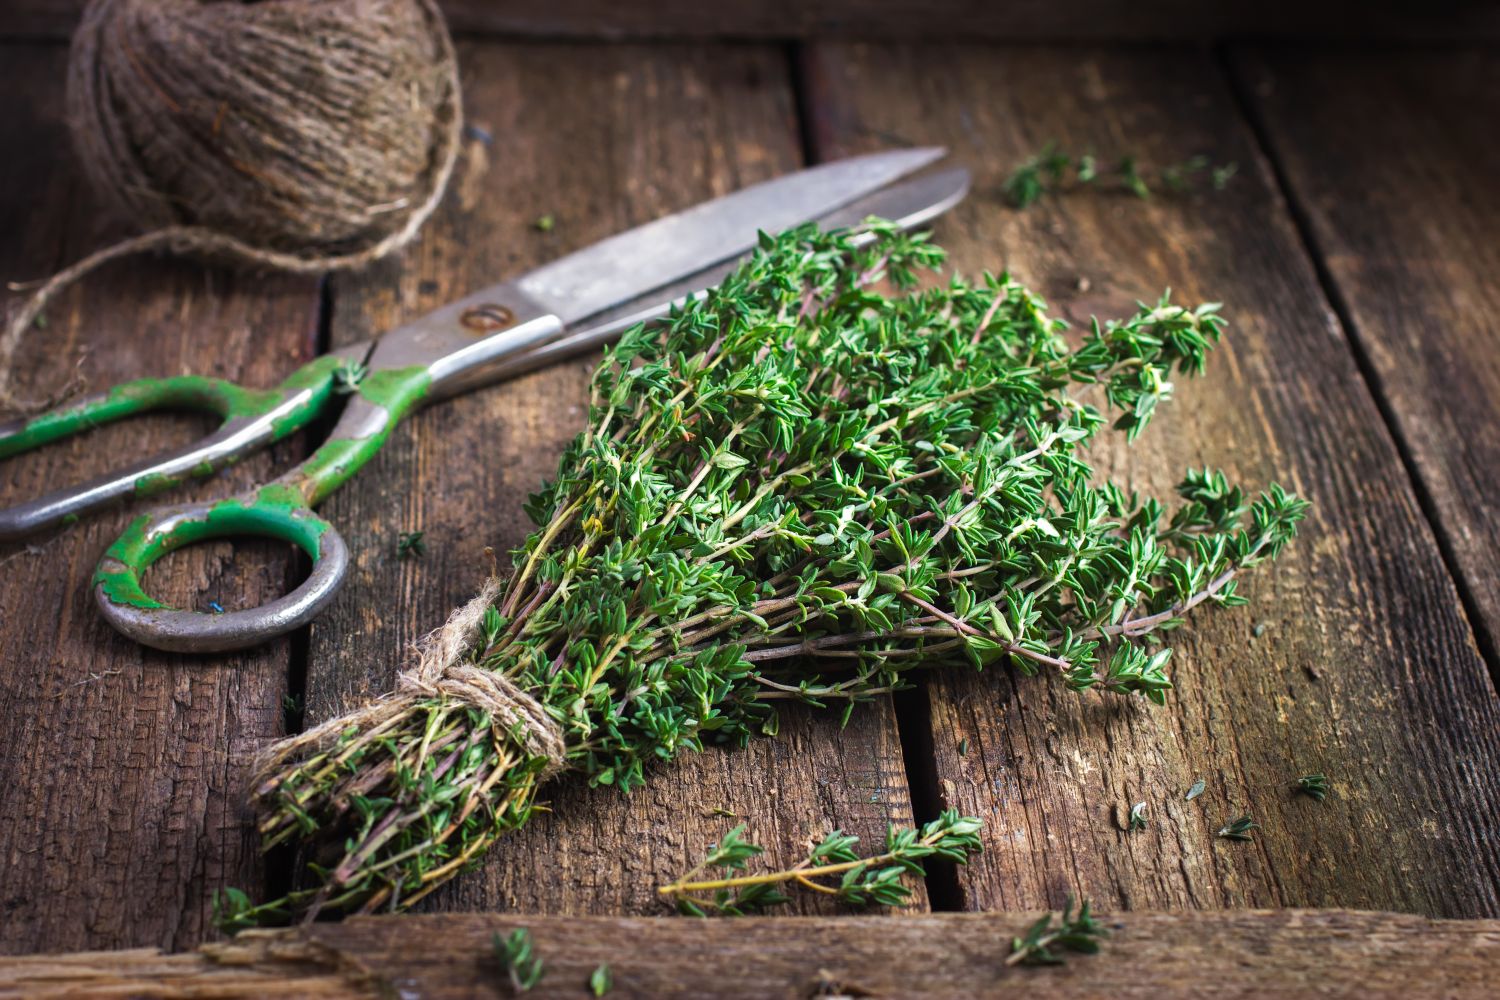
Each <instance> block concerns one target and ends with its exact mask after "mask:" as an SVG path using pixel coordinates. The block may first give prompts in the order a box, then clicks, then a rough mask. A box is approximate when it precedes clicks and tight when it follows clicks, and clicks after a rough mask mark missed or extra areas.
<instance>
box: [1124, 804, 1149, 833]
mask: <svg viewBox="0 0 1500 1000" xmlns="http://www.w3.org/2000/svg"><path fill="white" fill-rule="evenodd" d="M1125 828H1126V829H1127V830H1144V829H1146V803H1144V802H1137V803H1136V804H1135V805H1133V806H1131V807H1130V817H1129V819H1127V820H1126V826H1125Z"/></svg>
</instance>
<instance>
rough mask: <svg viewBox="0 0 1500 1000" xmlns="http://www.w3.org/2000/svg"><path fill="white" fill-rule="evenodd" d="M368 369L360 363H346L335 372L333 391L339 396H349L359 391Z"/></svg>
mask: <svg viewBox="0 0 1500 1000" xmlns="http://www.w3.org/2000/svg"><path fill="white" fill-rule="evenodd" d="M368 371H369V370H368V369H367V368H365V366H364V365H363V364H361V363H360V362H358V361H345V362H344V363H343V364H341V365H339V366H338V367H337V368H335V369H334V370H333V391H334V393H335V394H336V395H339V396H348V395H350V394H351V393H354V392H357V391H358V390H359V384H360V383H361V382H363V381H364V379H365V375H366V374H368Z"/></svg>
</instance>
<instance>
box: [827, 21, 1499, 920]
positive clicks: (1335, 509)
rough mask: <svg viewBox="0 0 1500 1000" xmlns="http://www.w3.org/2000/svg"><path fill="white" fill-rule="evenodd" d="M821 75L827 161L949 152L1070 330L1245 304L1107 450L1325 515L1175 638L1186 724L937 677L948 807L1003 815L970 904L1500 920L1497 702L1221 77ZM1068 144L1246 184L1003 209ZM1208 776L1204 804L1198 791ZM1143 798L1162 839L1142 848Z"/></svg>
mask: <svg viewBox="0 0 1500 1000" xmlns="http://www.w3.org/2000/svg"><path fill="white" fill-rule="evenodd" d="M806 78H807V79H808V81H809V97H808V100H809V104H810V106H811V107H812V108H813V112H814V119H813V121H812V123H811V131H812V134H813V136H814V142H815V147H816V152H817V154H818V156H820V157H823V158H829V157H835V156H839V155H844V154H847V153H852V152H855V151H860V150H865V149H870V148H875V147H879V146H882V145H889V144H893V143H913V144H926V143H934V142H941V143H947V144H949V145H950V146H951V147H952V149H953V152H954V155H955V157H956V159H957V160H959V161H960V162H962V163H964V164H966V165H968V166H969V167H971V168H972V169H973V170H974V171H975V172H976V184H975V193H974V195H973V196H972V197H971V198H970V200H969V202H968V203H967V204H966V205H965V206H963V207H962V208H961V209H960V210H959V211H958V212H955V213H954V214H953V215H952V216H950V217H948V218H947V219H945V220H943V221H942V223H941V224H940V225H939V227H938V240H939V242H941V243H944V244H946V245H947V246H949V247H950V248H951V249H952V250H953V251H954V260H955V262H956V264H957V265H958V266H959V267H960V268H962V269H967V270H978V269H980V268H986V267H987V268H993V269H999V268H1002V267H1004V268H1010V269H1012V270H1013V271H1014V272H1015V273H1016V274H1018V275H1019V276H1020V277H1021V278H1022V279H1023V280H1025V281H1027V282H1029V283H1031V284H1032V285H1033V287H1035V288H1037V289H1039V290H1040V291H1042V292H1043V294H1045V295H1046V296H1047V297H1048V298H1049V299H1051V300H1052V302H1053V305H1054V307H1055V311H1056V312H1057V313H1059V314H1061V315H1064V316H1066V317H1068V318H1069V319H1070V320H1074V321H1087V318H1088V317H1089V315H1090V314H1094V313H1097V314H1099V315H1101V316H1103V317H1112V316H1121V315H1125V314H1128V313H1129V312H1130V311H1131V310H1132V308H1133V302H1134V301H1135V300H1136V299H1153V298H1154V297H1155V296H1157V295H1158V294H1159V293H1160V291H1161V289H1163V288H1165V287H1168V286H1170V287H1171V288H1172V289H1173V290H1174V292H1175V295H1176V297H1177V299H1178V300H1179V301H1184V302H1189V303H1196V302H1199V301H1204V300H1215V301H1222V302H1223V303H1225V314H1226V315H1227V316H1228V318H1229V320H1230V324H1231V327H1230V333H1229V336H1228V338H1227V341H1226V343H1225V345H1224V346H1223V347H1222V348H1221V349H1220V350H1219V351H1217V352H1216V353H1215V355H1214V357H1213V358H1212V359H1211V361H1210V366H1209V373H1208V375H1207V376H1206V377H1205V378H1203V379H1200V380H1195V381H1190V380H1186V379H1183V380H1179V386H1178V389H1179V393H1178V395H1179V399H1178V400H1177V402H1175V403H1173V404H1171V406H1170V409H1169V410H1168V411H1167V412H1165V413H1164V414H1163V415H1162V416H1161V417H1160V418H1159V422H1158V423H1157V424H1156V425H1155V426H1154V427H1153V428H1152V429H1151V431H1149V432H1148V433H1147V434H1146V435H1145V437H1143V438H1142V439H1141V441H1140V442H1139V443H1138V444H1137V446H1136V447H1134V448H1132V449H1128V450H1127V449H1125V448H1124V447H1123V446H1120V447H1108V448H1105V449H1102V450H1100V451H1099V452H1097V453H1096V454H1097V464H1098V467H1099V468H1100V471H1101V472H1102V473H1103V474H1106V475H1109V476H1111V477H1113V478H1116V479H1121V480H1127V481H1129V482H1131V483H1133V484H1134V485H1135V486H1137V487H1141V488H1145V489H1149V490H1150V491H1152V492H1154V493H1156V494H1158V495H1169V494H1170V491H1171V489H1172V487H1173V485H1174V484H1175V483H1176V482H1177V481H1178V480H1179V478H1180V477H1181V474H1182V470H1183V469H1184V468H1185V467H1187V466H1189V465H1194V466H1201V465H1203V464H1205V463H1207V464H1211V465H1217V466H1222V467H1224V468H1225V469H1226V470H1227V471H1228V472H1229V473H1230V475H1231V476H1232V477H1233V478H1235V479H1238V480H1241V481H1244V482H1246V483H1247V484H1249V485H1250V486H1253V487H1260V486H1264V485H1265V484H1266V483H1268V482H1270V481H1273V480H1276V481H1279V482H1281V483H1283V484H1284V485H1286V486H1287V487H1288V488H1290V489H1293V490H1295V491H1296V492H1298V493H1300V494H1302V495H1304V496H1307V497H1309V498H1310V499H1311V500H1312V501H1313V502H1314V505H1315V506H1314V507H1313V510H1312V513H1311V515H1310V518H1309V521H1308V522H1307V524H1306V527H1305V531H1304V534H1303V537H1302V538H1301V539H1300V540H1299V541H1298V542H1297V543H1296V544H1294V545H1293V546H1292V547H1291V548H1290V549H1289V550H1288V551H1287V552H1286V554H1285V556H1284V557H1283V559H1282V560H1281V561H1279V562H1278V563H1276V564H1275V565H1273V566H1269V567H1266V568H1264V569H1261V570H1258V571H1256V572H1255V573H1254V574H1253V575H1252V576H1251V578H1250V579H1249V580H1248V581H1247V585H1246V587H1245V591H1244V592H1245V593H1246V594H1247V595H1248V596H1250V597H1251V599H1252V602H1253V603H1252V605H1251V606H1250V607H1249V608H1245V609H1239V610H1236V611H1232V612H1218V611H1212V610H1210V611H1208V612H1207V613H1199V614H1195V616H1194V618H1193V621H1192V623H1191V626H1190V628H1189V629H1188V630H1187V631H1186V632H1185V633H1183V634H1181V637H1180V638H1178V639H1176V640H1175V644H1176V645H1177V649H1178V655H1177V657H1176V658H1174V661H1173V663H1174V667H1173V671H1172V672H1173V677H1174V680H1175V682H1176V684H1177V686H1178V689H1177V690H1176V691H1175V692H1174V693H1173V695H1172V696H1171V698H1170V700H1169V702H1168V704H1167V706H1166V707H1165V708H1162V709H1152V708H1151V707H1149V706H1147V705H1145V704H1136V703H1130V702H1124V701H1120V700H1113V699H1102V698H1098V697H1089V698H1079V697H1077V696H1076V695H1073V694H1071V693H1069V692H1067V691H1066V690H1065V689H1064V688H1063V687H1062V685H1061V684H1058V683H1055V682H1049V681H1047V680H1044V679H1040V678H1039V679H1032V680H1027V679H1022V678H1019V677H1017V676H1016V675H1014V674H1013V673H1011V672H1009V671H1007V670H999V671H995V672H992V673H986V674H984V675H973V674H951V675H940V676H933V677H932V678H931V683H930V686H929V688H928V691H929V694H930V714H931V718H932V732H933V742H934V747H935V756H936V767H937V774H938V779H939V782H940V787H941V789H942V791H943V794H944V797H945V799H946V800H947V801H949V802H951V803H952V804H954V805H956V806H958V807H960V808H961V809H963V810H964V811H965V812H972V813H974V814H975V815H979V816H981V817H983V818H984V819H985V820H986V824H987V825H986V831H985V837H986V844H985V846H986V854H985V855H984V857H983V858H982V859H980V861H979V863H978V864H977V865H975V866H973V867H972V868H969V869H965V870H963V871H962V872H961V873H960V876H959V877H960V879H961V886H962V891H963V900H964V905H965V906H966V907H968V908H975V909H990V908H996V909H1016V908H1026V907H1034V906H1041V905H1051V906H1059V905H1061V903H1062V901H1063V899H1064V897H1065V895H1066V894H1067V893H1068V892H1069V891H1072V890H1075V889H1076V890H1079V891H1082V892H1085V893H1087V894H1089V895H1091V896H1094V897H1096V898H1098V899H1099V900H1100V901H1101V905H1104V906H1107V907H1110V908H1163V909H1166V908H1196V907H1204V908H1213V907H1238V906H1252V907H1257V906H1268V907H1274V906H1351V907H1370V908H1382V909H1398V910H1404V911H1414V912H1418V913H1426V914H1434V915H1447V916H1458V915H1464V916H1473V915H1492V914H1495V913H1496V912H1497V911H1500V887H1497V885H1500V882H1497V877H1500V844H1497V843H1496V841H1495V839H1494V837H1493V836H1492V834H1491V831H1493V830H1494V829H1495V827H1496V823H1497V821H1500V798H1497V788H1500V770H1497V764H1500V725H1497V724H1500V712H1497V707H1496V698H1495V691H1494V688H1493V686H1492V685H1491V682H1490V678H1489V675H1488V673H1487V671H1486V670H1485V667H1484V664H1483V663H1482V662H1481V660H1480V657H1479V655H1478V652H1477V650H1476V647H1475V642H1474V638H1473V636H1472V634H1471V632H1470V630H1469V626H1468V623H1467V622H1466V621H1465V619H1464V615H1463V613H1462V609H1461V608H1460V606H1459V602H1458V599H1457V594H1456V592H1455V588H1454V584H1453V581H1452V579H1451V578H1450V577H1449V576H1448V573H1447V571H1446V570H1445V568H1444V565H1443V562H1442V560H1441V558H1440V556H1439V552H1438V547H1437V545H1436V543H1435V540H1434V537H1433V533H1432V530H1431V528H1430V526H1429V525H1428V523H1427V522H1426V521H1425V519H1424V518H1423V516H1422V513H1421V511H1420V510H1419V509H1418V504H1417V500H1416V497H1415V496H1414V493H1413V490H1412V486H1411V484H1410V482H1409V481H1408V480H1407V478H1406V477H1405V475H1404V474H1403V471H1402V467H1401V463H1400V460H1399V457H1398V455H1397V452H1396V448H1395V446H1394V444H1393V442H1392V439H1391V437H1390V435H1389V434H1388V433H1387V430H1386V428H1385V426H1384V424H1383V422H1382V420H1381V415H1380V412H1379V411H1378V410H1377V408H1376V406H1375V403H1374V401H1373V399H1372V397H1371V395H1370V392H1369V388H1368V387H1367V385H1366V384H1365V382H1364V380H1363V379H1362V378H1361V375H1360V372H1359V370H1358V368H1357V366H1356V364H1355V361H1354V357H1353V355H1352V353H1351V351H1350V348H1349V344H1348V341H1347V340H1346V339H1345V334H1344V331H1343V330H1342V329H1341V328H1340V327H1339V324H1338V322H1337V321H1336V319H1335V318H1334V316H1333V314H1332V311H1331V310H1330V308H1329V305H1328V303H1327V302H1326V301H1325V300H1324V298H1323V296H1322V295H1321V293H1320V291H1319V288H1318V284H1317V280H1316V276H1315V274H1314V270H1313V267H1312V265H1311V264H1310V263H1309V261H1308V260H1307V259H1306V257H1305V256H1304V255H1303V253H1302V252H1301V249H1300V246H1299V243H1298V239H1297V235H1296V232H1295V231H1294V228H1293V225H1292V222H1291V220H1290V217H1289V215H1288V213H1287V210H1286V206H1285V205H1284V204H1283V203H1282V201H1281V200H1280V198H1279V197H1278V196H1277V195H1276V193H1275V189H1274V184H1273V182H1272V179H1271V177H1270V176H1269V171H1268V169H1267V167H1266V165H1265V164H1264V162H1262V160H1261V158H1260V156H1259V154H1258V153H1257V151H1256V148H1255V146H1254V143H1253V139H1252V136H1251V135H1250V133H1249V130H1248V128H1247V127H1246V126H1245V124H1244V123H1243V121H1242V120H1241V119H1240V118H1239V116H1238V115H1237V114H1236V110H1235V105H1234V103H1233V100H1232V97H1231V94H1230V93H1229V90H1228V87H1227V85H1226V81H1225V80H1224V78H1223V76H1222V74H1221V73H1220V72H1219V70H1218V68H1217V66H1216V65H1215V63H1214V62H1213V61H1212V60H1211V59H1210V58H1209V57H1208V56H1207V55H1206V54H1204V53H1200V52H1198V51H1196V50H1189V49H1179V48H1158V49H1152V50H1134V51H1129V50H1100V49H1092V48H1068V49H1052V50H1048V49H1043V48H1026V49H996V48H977V47H974V48H961V47H912V48H901V49H893V48H872V47H863V46H847V47H846V46H830V47H824V48H820V49H817V50H815V51H814V53H813V54H812V55H811V57H810V58H809V61H808V67H807V73H806ZM1287 113H1288V114H1291V113H1294V109H1292V108H1288V109H1287ZM1050 140H1056V141H1057V142H1059V143H1060V144H1061V145H1062V146H1063V147H1064V148H1066V149H1069V150H1073V151H1075V152H1084V151H1092V152H1095V153H1097V154H1099V156H1100V157H1101V159H1103V158H1110V157H1117V156H1119V155H1121V154H1126V153H1130V154H1134V155H1136V156H1138V157H1139V158H1140V159H1141V161H1142V162H1143V164H1157V165H1162V164H1167V163H1173V162H1177V161H1181V160H1183V159H1185V158H1186V157H1189V156H1192V155H1195V154H1206V155H1208V156H1210V157H1212V158H1213V159H1214V160H1215V161H1216V162H1220V163H1223V162H1229V161H1233V162H1237V163H1238V164H1239V166H1240V175H1241V176H1240V177H1239V178H1238V179H1237V180H1235V181H1234V182H1233V183H1232V184H1231V185H1230V186H1229V188H1228V189H1227V190H1226V191H1224V192H1223V193H1221V194H1213V193H1211V192H1210V193H1203V194H1198V195H1194V196H1188V197H1178V198H1173V197H1158V198H1156V199H1154V200H1152V201H1149V202H1142V201H1140V200H1138V199H1135V198H1133V197H1131V196H1128V195H1124V194H1117V193H1116V194H1112V193H1107V192H1103V191H1099V192H1093V191H1075V192H1072V193H1069V194H1064V195H1062V196H1059V197H1057V198H1055V199H1049V200H1047V201H1044V202H1043V203H1042V204H1040V205H1037V206H1035V207H1034V208H1032V209H1030V210H1027V211H1024V212H1023V211H1017V210H1015V209H1013V208H1011V207H1009V206H1008V205H1007V204H1005V203H1004V201H1003V199H1002V197H1001V194H1000V190H999V188H1000V185H1001V183H1002V182H1003V180H1004V178H1005V177H1006V176H1007V175H1008V174H1009V172H1010V171H1011V169H1012V168H1013V167H1014V166H1015V165H1016V164H1017V163H1018V162H1019V161H1021V160H1022V159H1024V158H1025V157H1026V156H1028V155H1030V154H1031V153H1033V152H1035V151H1036V150H1038V149H1039V148H1040V147H1042V146H1043V145H1044V144H1045V143H1046V142H1048V141H1050ZM1350 194H1351V195H1352V194H1353V192H1350ZM1414 196H1415V195H1414ZM1359 204H1363V201H1360V202H1359ZM1419 211H1420V210H1419V209H1415V208H1414V209H1413V215H1414V216H1415V215H1417V214H1418V213H1419ZM964 745H966V747H967V754H964V753H962V752H961V750H960V747H961V746H964ZM1314 771H1321V772H1324V773H1325V774H1327V775H1328V776H1329V778H1330V780H1331V782H1332V784H1333V787H1334V792H1333V794H1332V795H1331V796H1330V798H1329V799H1328V801H1326V802H1324V803H1322V804H1319V803H1316V802H1314V801H1312V800H1311V799H1309V798H1307V797H1305V796H1299V795H1296V794H1295V793H1294V792H1293V790H1292V787H1291V786H1292V782H1293V781H1294V780H1295V778H1296V777H1297V776H1298V775H1300V774H1303V773H1307V772H1314ZM1199 778H1201V779H1203V780H1205V781H1206V783H1207V791H1206V792H1205V793H1204V794H1203V795H1202V796H1201V797H1199V798H1197V799H1195V800H1193V801H1191V802H1188V801H1185V800H1184V794H1185V793H1186V792H1187V790H1188V788H1189V786H1190V785H1192V783H1193V782H1194V781H1195V780H1196V779H1199ZM1136 802H1145V803H1146V817H1147V820H1148V825H1147V827H1146V829H1144V830H1141V831H1137V832H1133V833H1127V832H1125V831H1124V830H1123V829H1122V827H1123V826H1124V825H1125V823H1124V820H1125V814H1126V811H1127V810H1129V808H1130V807H1131V805H1132V804H1134V803H1136ZM1242 814H1249V815H1251V816H1252V817H1253V818H1254V820H1255V821H1256V822H1258V823H1259V824H1260V826H1261V829H1259V830H1257V831H1256V832H1255V834H1254V840H1253V841H1252V842H1249V843H1237V842H1233V841H1230V840H1224V839H1219V838H1217V837H1216V832H1217V831H1218V830H1219V829H1220V828H1221V827H1222V826H1223V825H1224V824H1225V823H1226V822H1227V821H1228V820H1229V819H1231V818H1232V817H1235V816H1239V815H1242Z"/></svg>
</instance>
